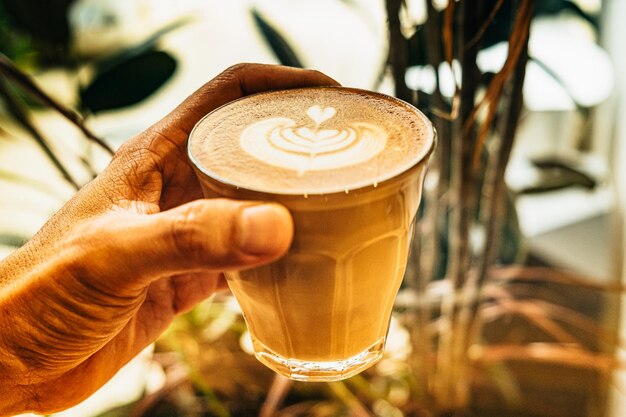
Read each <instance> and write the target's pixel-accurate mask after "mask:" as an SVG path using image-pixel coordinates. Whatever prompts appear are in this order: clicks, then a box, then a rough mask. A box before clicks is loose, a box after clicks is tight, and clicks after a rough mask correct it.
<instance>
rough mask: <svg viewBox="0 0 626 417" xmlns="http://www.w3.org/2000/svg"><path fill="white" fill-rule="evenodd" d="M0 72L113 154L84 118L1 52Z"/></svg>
mask: <svg viewBox="0 0 626 417" xmlns="http://www.w3.org/2000/svg"><path fill="white" fill-rule="evenodd" d="M0 73H2V74H4V76H5V77H7V78H11V79H12V80H13V81H15V82H16V83H17V84H19V85H20V86H21V87H22V88H23V89H24V90H26V91H28V92H29V93H30V94H31V95H32V96H33V97H35V98H36V99H38V100H39V101H41V102H42V103H43V104H46V105H48V106H50V107H52V108H53V109H54V110H56V111H57V112H59V113H60V114H61V115H62V116H63V117H65V118H66V119H67V120H69V121H70V122H71V123H73V124H74V125H75V126H76V127H77V128H78V129H79V130H80V131H81V132H82V133H83V134H84V135H85V137H87V138H88V139H89V140H91V141H92V142H94V143H96V144H97V145H98V146H100V147H101V148H102V149H104V150H105V151H106V152H108V153H109V154H110V155H113V153H114V151H113V149H112V148H111V147H110V146H109V145H108V144H107V143H106V142H104V141H103V140H102V139H100V138H99V137H98V136H96V135H95V134H94V133H93V132H92V131H91V130H90V129H89V128H88V127H87V126H86V125H85V121H84V120H83V118H82V117H81V116H80V115H79V114H78V113H76V112H74V111H73V110H70V109H68V108H67V107H65V106H64V105H62V104H61V103H59V102H58V101H56V100H55V99H54V98H52V97H50V96H49V95H48V94H47V93H46V92H45V91H43V90H42V89H41V88H39V86H38V85H37V84H36V83H35V82H34V81H33V80H32V78H31V77H29V76H28V75H27V74H24V73H23V72H22V71H21V70H20V69H19V68H17V67H16V66H15V65H14V64H13V62H11V60H10V59H9V58H7V57H6V56H5V55H3V54H2V53H0Z"/></svg>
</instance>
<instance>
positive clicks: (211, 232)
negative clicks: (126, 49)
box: [0, 64, 336, 415]
mask: <svg viewBox="0 0 626 417" xmlns="http://www.w3.org/2000/svg"><path fill="white" fill-rule="evenodd" d="M334 84H336V82H335V81H333V80H332V79H330V78H328V77H326V76H325V75H323V74H321V73H319V72H316V71H308V70H298V69H294V68H286V67H278V66H270V65H255V64H240V65H236V66H234V67H231V68H229V69H228V70H226V71H225V72H223V73H222V74H220V75H219V76H217V77H216V78H214V79H213V80H211V81H210V82H208V83H207V84H205V85H204V86H203V87H202V88H200V89H199V90H198V91H197V92H196V93H194V94H193V95H192V96H191V97H189V98H188V99H187V100H186V101H185V102H184V103H183V104H181V105H180V106H179V107H178V108H177V109H175V110H174V111H173V112H172V113H171V114H170V115H168V116H167V117H165V118H164V119H163V120H161V121H160V122H158V123H156V124H155V125H154V126H152V127H150V128H149V129H147V130H146V131H145V132H143V133H141V134H139V135H138V136H136V137H134V138H133V139H131V140H130V141H128V142H127V143H126V144H125V145H124V146H122V147H121V148H120V150H119V151H118V152H117V153H116V154H115V156H114V157H113V159H112V161H111V163H110V164H109V166H108V167H107V168H106V169H105V170H104V171H103V172H102V174H100V175H99V176H98V177H97V178H96V179H94V180H93V181H92V182H91V183H89V184H88V185H86V186H85V187H84V188H83V189H82V190H81V191H80V192H78V193H77V194H76V195H75V196H74V197H73V198H72V199H71V200H70V201H69V202H68V203H67V204H66V205H65V206H64V207H63V208H62V209H61V210H60V211H59V212H58V213H56V214H55V215H54V216H53V217H52V218H51V219H50V220H49V221H48V223H46V225H45V226H44V227H43V228H42V229H41V230H40V231H39V232H38V233H37V234H36V235H35V237H34V238H33V239H32V240H31V241H30V242H28V243H27V244H26V245H25V246H24V247H22V248H20V249H19V250H17V251H15V252H14V253H13V254H11V255H10V256H9V257H8V258H6V259H4V260H3V261H2V262H0V386H1V387H2V395H1V396H0V415H10V414H15V413H23V412H27V411H31V412H38V413H50V412H54V411H58V410H61V409H65V408H68V407H70V406H72V405H74V404H77V403H78V402H80V401H82V400H83V399H85V398H87V397H88V396H89V395H91V394H92V393H93V392H94V391H96V390H97V389H98V388H99V387H100V386H102V385H103V384H104V383H105V382H106V381H108V380H109V379H110V378H111V377H112V376H113V375H114V374H115V373H116V372H117V371H118V370H119V369H120V368H121V367H122V366H123V365H124V364H125V363H127V362H128V361H129V360H130V359H132V358H133V357H134V356H135V355H136V354H138V353H139V352H140V351H141V350H142V349H144V348H145V347H146V346H147V345H149V344H150V343H151V342H153V341H154V340H155V339H156V338H157V336H159V335H160V334H161V333H162V332H163V331H164V330H165V329H166V328H167V326H168V325H169V324H170V323H171V321H172V320H173V319H174V317H175V316H176V315H178V314H181V313H184V312H186V311H188V310H189V309H191V308H192V307H193V306H194V305H195V304H197V303H198V302H200V301H202V300H203V299H205V298H206V297H208V296H210V295H211V294H212V293H213V292H214V291H215V290H216V289H218V288H219V287H220V286H222V285H224V283H223V280H222V278H221V273H220V271H223V270H228V269H244V268H248V267H252V266H255V265H258V264H262V263H267V262H270V261H272V260H274V259H276V258H278V257H280V256H281V255H282V254H283V253H284V252H285V251H286V250H287V249H288V247H289V245H290V242H291V237H292V233H293V225H292V223H291V217H290V215H289V213H288V212H287V210H286V209H285V208H283V207H282V206H278V205H275V204H259V203H254V204H253V203H250V202H237V201H232V200H225V199H202V193H201V190H200V186H199V184H198V182H197V180H196V177H195V174H194V173H193V171H192V168H191V166H190V164H189V161H188V159H187V152H186V140H187V137H188V134H189V132H190V131H191V129H192V128H193V126H194V125H195V124H196V122H197V121H198V120H199V119H200V118H201V117H203V116H204V115H205V114H206V113H208V112H210V111H211V110H213V109H215V108H216V107H218V106H220V105H222V104H225V103H227V102H229V101H232V100H234V99H236V98H239V97H241V96H245V95H248V94H252V93H256V92H261V91H265V90H275V89H285V88H293V87H300V86H312V85H334Z"/></svg>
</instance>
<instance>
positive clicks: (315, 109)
mask: <svg viewBox="0 0 626 417" xmlns="http://www.w3.org/2000/svg"><path fill="white" fill-rule="evenodd" d="M336 113H337V110H336V109H335V108H334V107H324V108H323V109H322V107H321V106H318V105H315V106H311V107H309V109H308V110H307V111H306V114H307V115H308V116H309V117H310V118H311V119H313V121H314V122H315V123H316V124H317V125H318V126H319V125H321V124H322V123H324V122H325V121H326V120H328V119H330V118H331V117H333V116H334V115H335V114H336Z"/></svg>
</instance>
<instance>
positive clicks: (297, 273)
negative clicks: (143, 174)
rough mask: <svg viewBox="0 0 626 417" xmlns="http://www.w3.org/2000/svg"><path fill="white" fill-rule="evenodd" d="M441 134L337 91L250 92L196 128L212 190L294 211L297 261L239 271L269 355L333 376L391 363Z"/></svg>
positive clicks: (206, 185) (262, 354)
mask: <svg viewBox="0 0 626 417" xmlns="http://www.w3.org/2000/svg"><path fill="white" fill-rule="evenodd" d="M434 139H435V138H434V131H433V129H432V126H431V124H430V122H429V121H428V120H427V119H426V118H425V117H424V116H423V115H422V114H421V113H420V112H419V111H417V110H416V109H415V108H413V107H412V106H410V105H408V104H406V103H404V102H402V101H399V100H397V99H394V98H391V97H388V96H384V95H381V94H376V93H372V92H366V91H361V90H354V89H345V88H338V87H328V88H308V89H296V90H286V91H280V92H272V93H264V94H259V95H255V96H251V97H247V98H245V99H241V100H238V101H235V102H233V103H230V104H228V105H226V106H224V107H221V108H219V109H217V110H216V111H214V112H212V113H211V114H209V115H208V116H207V117H205V118H204V119H203V120H202V121H201V122H200V123H199V124H198V125H197V126H196V128H195V129H194V130H193V132H192V134H191V136H190V140H189V154H190V157H191V159H192V161H193V162H194V165H195V167H196V170H197V172H198V177H199V179H200V182H201V184H202V187H203V190H204V193H205V195H206V196H207V197H229V198H237V199H250V200H265V201H276V202H279V203H281V204H284V205H285V206H286V207H287V208H288V209H289V210H290V212H291V213H292V216H293V218H294V240H293V244H292V247H291V248H290V250H289V252H288V254H287V255H286V256H285V257H283V258H282V259H280V260H278V261H276V262H274V263H272V264H270V265H266V266H262V267H258V268H254V269H251V270H246V271H240V272H229V273H227V274H226V276H227V279H228V283H229V285H230V287H231V289H232V291H233V293H234V295H235V297H236V298H237V300H238V302H239V303H240V305H241V308H242V310H243V313H244V316H245V319H246V323H247V325H248V327H249V329H250V333H251V336H252V339H253V343H254V346H255V351H256V355H257V357H258V358H259V359H260V360H261V361H262V362H263V363H265V364H266V365H268V366H269V367H270V368H272V369H274V370H275V371H277V372H279V373H281V374H283V375H286V376H288V377H291V378H295V379H303V380H310V381H320V380H335V379H341V378H345V377H348V376H351V375H353V374H354V373H356V372H359V371H360V370H362V369H364V368H366V367H368V366H370V365H371V364H373V363H375V362H376V361H377V360H378V359H379V358H380V357H381V355H382V352H383V347H384V343H385V337H386V333H387V330H388V325H389V320H390V316H391V310H392V306H393V302H394V298H395V295H396V293H397V291H398V288H399V286H400V283H401V281H402V277H403V274H404V269H405V266H406V260H407V256H408V248H409V245H410V240H411V236H412V225H413V220H414V217H415V214H416V212H417V208H418V205H419V199H420V194H421V185H422V180H423V175H424V171H425V165H426V164H425V159H426V157H427V155H428V154H429V153H430V152H431V151H432V149H433V146H434Z"/></svg>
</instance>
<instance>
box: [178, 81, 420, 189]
mask: <svg viewBox="0 0 626 417" xmlns="http://www.w3.org/2000/svg"><path fill="white" fill-rule="evenodd" d="M193 136H194V140H192V141H191V142H190V144H189V149H190V154H191V155H192V158H193V159H194V160H195V161H196V162H197V164H198V165H199V166H200V167H202V168H201V169H202V171H204V172H206V173H207V174H208V175H210V176H212V177H214V178H220V179H222V180H223V181H225V182H227V183H229V184H232V185H236V186H239V187H242V188H247V189H253V190H257V191H263V192H270V193H279V194H315V193H330V192H336V191H344V190H346V189H348V190H350V189H354V188H360V187H364V186H369V185H372V184H376V183H380V182H382V181H384V180H386V179H389V178H391V177H394V176H396V175H397V174H399V173H401V172H404V171H406V170H407V169H408V168H410V167H412V166H413V165H415V163H416V162H417V161H420V160H421V159H423V158H424V156H425V155H426V153H428V152H429V150H430V145H431V143H432V129H431V128H430V123H429V122H428V120H426V118H425V117H424V116H423V115H422V114H421V113H418V112H417V111H416V110H415V109H414V108H413V107H412V106H410V105H408V104H406V103H404V102H402V101H399V100H397V99H393V98H391V97H387V96H383V95H379V94H375V93H371V92H365V91H360V90H353V89H343V88H336V87H334V88H333V87H329V88H310V89H299V90H286V91H277V92H273V93H266V94H260V95H256V96H251V97H246V98H245V99H243V100H239V101H235V102H233V103H231V104H229V105H227V106H224V107H222V108H220V109H218V110H216V111H214V112H213V113H211V116H210V117H209V118H208V120H205V121H203V122H201V123H200V124H199V125H198V126H197V127H196V128H195V130H194V134H193Z"/></svg>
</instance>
